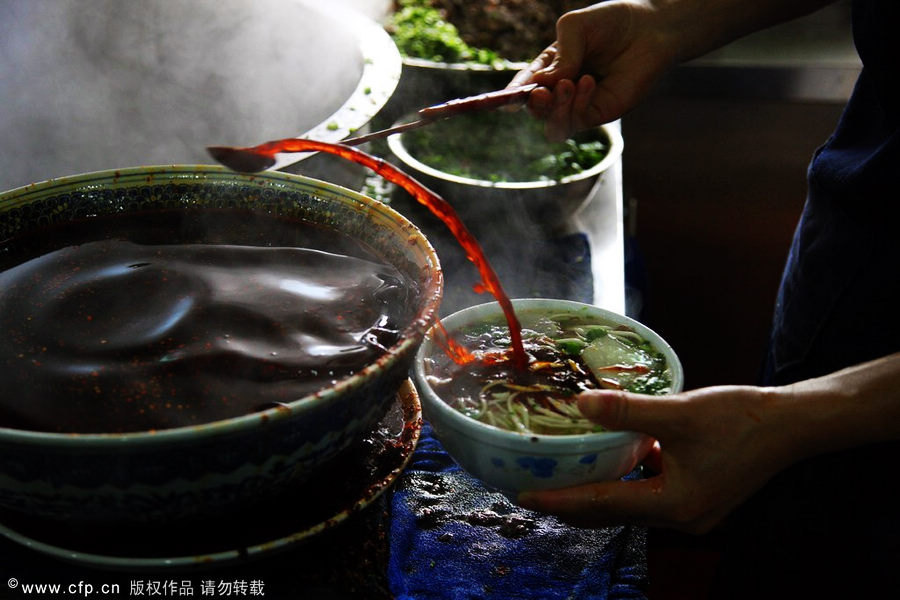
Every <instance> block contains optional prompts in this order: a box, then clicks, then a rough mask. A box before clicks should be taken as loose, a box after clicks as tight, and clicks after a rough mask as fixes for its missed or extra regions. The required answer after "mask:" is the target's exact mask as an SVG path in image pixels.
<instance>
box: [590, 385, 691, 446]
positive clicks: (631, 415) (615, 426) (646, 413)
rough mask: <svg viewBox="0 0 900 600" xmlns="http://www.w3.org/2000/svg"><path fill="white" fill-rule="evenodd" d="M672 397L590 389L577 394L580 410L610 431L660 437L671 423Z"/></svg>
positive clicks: (673, 403)
mask: <svg viewBox="0 0 900 600" xmlns="http://www.w3.org/2000/svg"><path fill="white" fill-rule="evenodd" d="M675 404H676V403H675V402H674V401H673V399H672V397H671V396H648V395H646V394H634V393H630V392H624V391H617V390H590V391H587V392H582V393H581V394H579V395H578V409H579V410H580V411H581V413H582V414H583V415H584V416H585V417H587V418H588V419H590V420H591V421H593V422H595V423H598V424H600V425H602V426H603V427H605V428H607V429H611V430H623V429H627V430H631V431H640V432H642V433H647V434H649V435H651V436H653V437H657V435H658V434H659V433H660V430H661V429H662V428H664V427H665V424H666V423H671V419H672V409H673V407H674V406H675Z"/></svg>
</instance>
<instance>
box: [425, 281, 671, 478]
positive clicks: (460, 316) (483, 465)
mask: <svg viewBox="0 0 900 600" xmlns="http://www.w3.org/2000/svg"><path fill="white" fill-rule="evenodd" d="M512 302H513V306H514V307H515V310H516V313H517V314H519V315H522V314H526V313H543V314H547V315H558V314H566V315H577V316H579V317H584V318H585V319H588V320H596V321H597V322H598V323H601V324H608V325H624V326H627V327H628V328H630V329H631V330H632V331H634V332H636V333H637V334H639V335H640V336H641V337H642V338H644V339H645V340H647V341H649V342H650V344H651V345H652V346H653V347H654V348H655V349H656V350H658V351H659V352H660V353H661V354H662V355H663V356H664V357H665V359H666V363H667V366H668V369H669V373H670V375H671V382H672V383H671V391H672V393H676V392H679V391H681V389H682V387H683V385H684V373H683V370H682V367H681V362H680V361H679V359H678V356H677V355H676V354H675V352H674V351H673V350H672V348H671V347H670V346H669V344H667V343H666V342H665V340H663V339H662V338H661V337H660V336H659V335H658V334H656V333H655V332H654V331H652V330H651V329H649V328H648V327H646V326H645V325H643V324H641V323H639V322H637V321H635V320H634V319H631V318H629V317H626V316H623V315H620V314H617V313H614V312H610V311H608V310H604V309H602V308H599V307H596V306H593V305H589V304H583V303H580V302H573V301H569V300H555V299H544V298H529V299H518V300H513V301H512ZM501 314H502V312H501V309H500V307H499V305H498V304H497V303H489V304H482V305H478V306H473V307H470V308H466V309H463V310H461V311H459V312H456V313H454V314H452V315H450V316H448V317H446V318H442V319H441V322H442V323H443V325H444V327H445V328H446V330H447V331H448V332H450V333H451V335H452V332H453V331H455V330H459V329H461V328H465V327H467V326H471V325H475V324H478V323H481V322H484V321H485V320H490V321H495V320H496V319H497V317H498V316H499V315H501ZM433 338H434V334H433V332H432V333H429V335H427V336H426V338H425V341H424V342H423V344H422V346H421V347H420V348H419V352H418V354H417V356H416V361H415V366H414V373H415V382H416V386H417V389H418V391H419V395H420V397H421V401H422V409H423V414H424V416H425V419H426V420H427V421H429V422H430V423H431V424H432V426H433V427H434V430H435V433H436V435H437V438H438V439H439V440H440V442H441V443H442V444H443V446H444V448H445V449H446V450H447V452H448V453H449V454H450V455H451V456H452V457H453V458H454V459H455V460H456V461H457V462H458V463H459V464H460V466H461V467H462V468H463V469H465V470H466V471H467V472H469V473H470V474H471V475H473V476H474V477H476V478H477V479H479V480H481V481H482V482H483V483H484V484H486V485H488V486H490V487H493V488H496V489H498V490H500V491H502V492H504V493H507V494H510V495H515V494H517V493H519V492H522V491H528V490H543V489H558V488H564V487H570V486H575V485H581V484H585V483H590V482H592V481H603V480H612V479H617V478H619V477H622V476H624V475H626V474H628V473H629V472H630V471H631V470H632V469H634V468H635V466H637V465H638V463H639V462H640V461H641V460H642V459H643V458H644V456H645V455H646V454H647V452H648V450H649V449H650V446H651V445H652V443H653V440H652V439H651V438H650V437H649V436H647V435H645V434H643V433H639V432H634V431H602V432H596V433H586V434H568V435H540V434H534V433H520V432H516V431H510V430H506V429H500V428H498V427H494V426H492V425H488V424H487V423H483V422H481V421H478V420H476V419H474V418H471V417H468V416H466V415H464V414H463V413H462V412H460V411H458V410H456V409H455V408H453V407H451V406H450V405H449V404H448V403H447V402H445V401H444V400H443V399H442V398H440V397H439V396H438V395H437V394H436V393H435V391H434V390H433V389H432V387H431V386H430V385H429V383H428V375H429V374H428V373H427V369H428V367H427V366H426V364H427V360H426V359H428V357H430V356H434V355H435V354H437V353H440V352H442V350H441V347H440V346H439V345H438V344H437V343H436V342H435V340H434V339H433Z"/></svg>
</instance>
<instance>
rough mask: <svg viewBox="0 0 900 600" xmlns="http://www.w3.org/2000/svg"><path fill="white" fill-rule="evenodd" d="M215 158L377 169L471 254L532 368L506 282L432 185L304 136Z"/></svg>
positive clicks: (450, 345) (247, 165)
mask: <svg viewBox="0 0 900 600" xmlns="http://www.w3.org/2000/svg"><path fill="white" fill-rule="evenodd" d="M207 150H208V151H209V153H210V155H212V157H213V158H215V159H216V160H217V161H219V162H220V163H222V164H223V165H225V166H226V167H228V168H230V169H233V170H235V171H241V172H257V171H262V170H264V169H266V168H268V167H271V166H272V165H274V164H275V155H276V154H278V153H280V152H326V153H328V154H334V155H337V156H340V157H341V158H344V159H346V160H349V161H352V162H355V163H358V164H361V165H363V166H365V167H367V168H369V169H371V170H372V171H373V172H375V173H376V174H378V175H380V176H381V177H383V178H384V179H386V180H388V181H390V182H391V183H394V184H396V185H398V186H400V187H401V188H403V189H404V190H406V191H407V192H408V193H409V194H410V195H412V196H413V197H414V198H415V199H416V201H418V202H419V203H420V204H422V205H423V206H425V207H426V208H428V210H430V211H431V212H432V214H434V215H435V216H436V217H437V218H439V219H440V220H441V221H442V222H443V223H444V225H446V226H447V228H448V229H449V230H450V232H451V233H452V234H453V236H454V237H455V238H456V240H457V242H459V244H460V245H461V246H462V248H463V250H465V253H466V258H468V259H469V260H470V261H471V262H472V263H473V264H474V265H475V267H476V268H477V269H478V273H479V275H480V277H481V283H480V284H478V285H476V286H474V289H475V291H476V292H478V293H484V292H489V293H490V294H491V295H492V296H493V297H494V298H496V300H497V302H498V303H499V304H500V307H501V308H502V309H503V314H504V316H505V317H506V322H507V325H508V327H509V335H510V342H511V345H512V363H513V365H514V366H515V367H516V368H517V369H519V370H521V371H524V370H526V369H527V367H528V356H527V355H526V354H525V347H524V346H523V344H522V326H521V324H520V323H519V319H518V317H516V313H515V311H514V310H513V306H512V302H510V300H509V296H507V294H506V291H505V290H504V289H503V286H502V285H501V284H500V280H499V278H498V277H497V274H496V272H495V271H494V269H493V267H491V265H490V263H489V262H488V260H487V257H486V256H485V255H484V251H483V250H482V248H481V245H480V244H479V243H478V240H476V239H475V237H474V236H473V235H472V234H471V232H469V230H468V228H466V226H465V224H464V223H463V222H462V221H461V220H460V218H459V216H458V215H457V213H456V210H455V209H454V208H453V207H452V206H451V205H450V204H449V203H448V202H447V201H446V200H444V199H443V198H442V197H441V196H439V195H438V194H436V193H435V192H433V191H431V190H429V189H428V188H427V187H425V186H424V185H422V184H421V183H419V182H418V181H416V180H415V179H414V178H412V177H410V176H409V175H407V174H406V173H404V172H403V171H401V170H400V169H398V168H397V167H395V166H394V165H392V164H390V163H389V162H387V161H385V160H382V159H380V158H377V157H375V156H372V155H371V154H367V153H366V152H363V151H361V150H358V149H356V148H352V147H350V146H345V145H341V144H332V143H329V142H320V141H316V140H306V139H300V138H288V139H283V140H276V141H271V142H265V143H263V144H260V145H258V146H253V147H250V148H235V147H229V146H212V147H209V148H207ZM438 325H439V327H438V331H441V332H442V336H441V337H443V338H444V339H443V340H442V342H443V344H444V346H445V350H446V351H447V352H448V354H449V355H450V357H451V358H452V359H453V360H454V361H455V362H457V363H466V362H471V361H473V360H475V357H474V356H473V355H472V354H471V353H470V352H469V351H468V350H466V349H465V348H464V347H463V346H462V345H460V344H458V343H456V342H455V341H454V340H453V339H452V338H451V337H450V336H449V335H448V334H447V332H446V331H445V330H444V329H443V327H442V326H440V324H438Z"/></svg>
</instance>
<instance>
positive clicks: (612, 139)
mask: <svg viewBox="0 0 900 600" xmlns="http://www.w3.org/2000/svg"><path fill="white" fill-rule="evenodd" d="M404 122H408V119H401V120H399V121H397V123H395V125H399V124H402V123H404ZM595 129H600V130H601V131H603V133H604V134H605V135H606V137H607V139H609V151H607V153H606V156H604V157H603V160H601V161H600V162H598V163H597V164H595V165H594V166H592V167H591V168H590V169H585V170H584V171H582V172H580V173H576V174H574V175H567V176H566V177H562V178H561V179H539V180H535V181H496V182H495V181H488V180H486V179H474V178H472V177H462V176H460V175H454V174H452V173H447V172H446V171H441V170H439V169H435V168H434V167H432V166H430V165H426V164H425V163H423V162H421V161H420V160H419V159H417V158H416V157H414V156H413V155H412V154H410V153H409V151H408V150H407V149H406V146H405V145H404V144H403V134H402V133H395V134H393V135H390V136H388V138H387V143H388V147H389V148H390V150H391V152H393V153H394V155H395V156H396V157H397V158H398V159H400V160H401V161H402V162H403V163H404V164H406V165H408V166H410V167H411V168H413V169H415V170H417V171H419V172H420V173H424V174H426V175H429V176H430V177H434V178H435V179H441V180H444V181H447V182H450V183H457V184H462V185H471V186H476V187H484V188H495V189H502V190H530V189H541V188H548V187H552V186H556V185H565V184H568V183H574V182H576V181H582V180H585V179H590V178H591V177H595V176H597V175H599V174H601V173H603V172H604V171H606V170H607V169H609V168H610V167H611V166H612V165H613V164H614V163H615V162H616V161H617V160H618V159H619V157H620V156H622V152H623V151H624V149H625V140H624V139H623V138H622V134H621V132H620V131H619V130H618V128H616V127H611V126H610V125H609V124H604V125H599V126H597V127H596V128H595Z"/></svg>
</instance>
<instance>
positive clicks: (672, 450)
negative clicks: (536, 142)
mask: <svg viewBox="0 0 900 600" xmlns="http://www.w3.org/2000/svg"><path fill="white" fill-rule="evenodd" d="M826 4H830V2H827V1H824V0H793V1H792V0H774V1H768V0H707V1H700V0H673V1H671V2H666V3H662V2H660V3H656V2H646V1H638V0H611V1H608V2H603V3H600V4H597V5H594V6H592V7H589V8H588V9H585V10H582V11H576V12H573V13H569V14H567V15H564V17H563V18H562V19H561V20H560V22H559V24H558V28H557V34H558V36H557V37H558V39H557V42H556V43H555V44H554V45H552V46H551V47H550V48H548V49H547V50H546V51H545V52H544V53H543V54H542V55H541V56H540V57H538V58H537V59H536V60H535V61H534V63H533V64H532V65H531V66H530V67H528V68H527V69H525V70H523V71H522V72H521V73H519V74H518V75H517V76H516V78H515V79H514V80H513V82H512V83H511V85H518V84H523V83H527V82H530V81H537V82H538V83H540V84H541V85H542V86H543V87H541V88H539V89H538V90H535V91H534V92H533V93H532V95H531V98H530V100H529V109H530V110H531V112H532V113H533V114H535V115H536V116H538V117H540V118H543V119H546V129H547V133H548V137H551V138H559V137H565V136H567V135H569V134H570V133H572V132H573V131H576V130H580V129H583V128H585V127H589V126H592V125H596V124H598V123H602V122H606V121H610V120H613V119H616V118H619V117H620V116H622V115H623V114H624V113H625V112H627V111H628V109H630V108H631V107H633V106H634V105H635V104H637V103H638V102H639V101H640V99H641V98H642V97H643V96H644V95H645V94H646V93H647V92H648V91H649V89H650V88H651V87H652V85H653V83H654V82H655V81H656V80H657V79H658V77H659V76H660V75H661V74H662V73H664V72H665V71H666V70H667V69H668V68H669V67H671V66H672V65H674V64H676V63H678V62H680V61H683V60H687V59H689V58H693V57H696V56H698V55H700V54H703V53H705V52H706V51H709V50H712V49H714V48H716V47H719V46H721V45H723V44H725V43H727V42H729V41H731V40H734V39H736V38H737V37H740V36H742V35H744V34H747V33H750V32H752V31H755V30H758V29H761V28H765V27H767V26H770V25H774V24H776V23H779V22H782V21H784V20H788V19H791V18H795V17H799V16H802V15H804V14H807V13H809V12H812V11H813V10H816V9H818V8H820V7H822V6H824V5H826ZM852 24H853V34H854V41H855V43H856V47H857V50H858V52H859V55H860V58H861V60H862V64H863V69H862V71H861V73H860V76H859V79H858V81H857V83H856V86H855V88H854V91H853V94H852V96H851V98H850V100H849V101H848V104H847V106H846V108H845V110H844V112H843V114H842V116H841V118H840V120H839V122H838V123H837V126H836V128H835V130H834V133H833V135H832V136H831V137H830V139H829V140H828V141H827V142H826V143H825V144H824V145H823V146H822V147H821V148H820V149H818V150H817V151H816V153H815V155H814V156H813V159H812V162H811V164H810V167H809V172H808V178H809V188H808V190H809V191H808V197H807V201H806V204H805V206H804V210H803V213H802V216H801V218H800V221H799V223H798V226H797V229H796V232H795V235H794V239H793V242H792V245H791V248H790V253H789V256H788V258H787V263H786V267H785V270H784V274H783V277H782V282H781V286H780V289H779V293H778V296H777V299H776V304H775V311H774V318H773V327H772V334H771V343H770V348H769V351H768V355H767V357H766V368H765V374H764V376H763V381H761V382H760V386H759V387H754V386H721V387H710V388H703V389H695V390H689V391H687V392H684V393H682V394H679V395H677V396H675V397H668V398H659V397H640V396H635V395H630V394H626V393H617V392H597V393H590V394H585V395H583V396H582V397H581V398H580V399H579V405H580V407H581V409H582V411H583V412H585V413H586V414H587V415H588V416H590V417H591V418H593V419H595V420H596V421H597V422H599V423H601V424H603V425H605V426H607V427H610V428H613V429H637V430H641V431H644V432H646V433H649V434H651V435H653V436H654V437H655V438H656V439H657V440H658V441H659V444H658V446H657V448H656V449H655V450H656V451H655V452H653V453H651V455H650V456H649V457H648V460H647V465H648V466H649V467H650V468H651V471H650V475H649V476H648V477H646V478H644V479H641V480H638V481H621V482H608V483H598V484H594V485H590V486H585V487H581V488H572V489H568V490H563V491H557V492H546V493H534V494H527V495H524V496H522V497H521V498H520V499H519V501H520V503H522V504H523V505H524V506H527V507H530V508H534V509H537V510H542V511H546V512H549V513H554V514H556V515H559V516H561V517H563V518H566V519H569V520H571V521H573V522H576V523H582V524H586V525H604V524H610V523H619V522H633V523H641V524H645V525H649V526H658V527H670V528H675V529H679V530H683V531H687V532H691V533H697V534H705V533H708V532H710V531H714V532H715V533H716V534H717V536H721V537H720V538H719V537H717V539H721V540H723V544H724V546H723V558H722V561H721V564H720V568H719V575H718V578H717V583H716V586H715V590H716V592H717V593H716V595H717V597H723V598H742V597H747V598H781V597H804V598H813V597H846V598H859V597H871V596H870V595H869V593H871V592H873V591H875V592H888V591H893V592H894V593H896V592H897V590H900V575H898V572H900V495H898V493H897V492H896V491H895V490H896V487H897V485H896V482H895V481H894V478H895V474H896V473H897V466H896V465H897V462H898V460H900V441H898V440H900V232H898V231H897V224H898V223H900V219H898V217H900V183H898V181H900V179H898V178H900V76H898V75H900V70H898V69H900V66H898V61H900V33H898V30H897V29H898V26H900V2H898V1H897V0H854V2H853V5H852ZM651 585H652V581H651Z"/></svg>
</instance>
